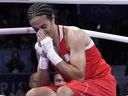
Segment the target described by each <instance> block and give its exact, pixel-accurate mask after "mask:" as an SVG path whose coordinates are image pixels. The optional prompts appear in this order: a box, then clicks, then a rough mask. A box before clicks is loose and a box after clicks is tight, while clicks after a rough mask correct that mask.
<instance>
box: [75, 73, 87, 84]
mask: <svg viewBox="0 0 128 96" xmlns="http://www.w3.org/2000/svg"><path fill="white" fill-rule="evenodd" d="M76 80H77V81H79V82H83V81H84V80H85V74H83V73H80V74H79V75H78V78H77V79H76Z"/></svg>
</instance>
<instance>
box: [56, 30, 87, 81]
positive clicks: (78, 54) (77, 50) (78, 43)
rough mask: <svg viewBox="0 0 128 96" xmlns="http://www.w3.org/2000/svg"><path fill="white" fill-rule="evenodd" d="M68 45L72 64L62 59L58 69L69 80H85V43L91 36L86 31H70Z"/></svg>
mask: <svg viewBox="0 0 128 96" xmlns="http://www.w3.org/2000/svg"><path fill="white" fill-rule="evenodd" d="M68 35H69V36H70V37H68V40H67V41H68V45H69V48H70V63H71V64H70V65H69V64H67V63H66V62H64V61H62V62H60V63H59V64H57V67H58V69H59V70H60V71H61V72H62V73H63V74H64V75H65V76H66V77H68V78H69V80H72V79H75V80H78V81H81V82H82V81H83V80H84V78H85V77H84V76H85V66H86V57H85V45H86V42H87V41H88V39H89V37H88V36H87V37H86V35H85V34H84V32H81V31H78V32H70V33H69V34H68Z"/></svg>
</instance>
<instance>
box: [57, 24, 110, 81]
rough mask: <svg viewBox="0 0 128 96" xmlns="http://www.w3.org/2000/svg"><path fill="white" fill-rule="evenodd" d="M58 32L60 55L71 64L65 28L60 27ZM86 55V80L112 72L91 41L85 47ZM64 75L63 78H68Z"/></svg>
mask: <svg viewBox="0 0 128 96" xmlns="http://www.w3.org/2000/svg"><path fill="white" fill-rule="evenodd" d="M58 32H59V35H60V50H59V55H60V56H61V57H62V58H63V59H64V61H66V62H68V63H69V62H70V61H69V60H70V52H69V51H68V49H67V46H66V42H65V39H64V38H63V34H64V26H61V25H59V26H58ZM85 55H86V71H85V80H87V79H91V78H93V79H95V78H98V77H102V76H104V75H105V74H107V73H109V72H111V67H110V66H109V65H108V64H107V63H106V62H105V60H104V59H103V58H102V56H101V54H100V52H99V51H98V49H97V48H96V46H95V44H94V43H93V41H92V40H91V41H90V43H89V44H88V45H87V46H85ZM60 74H62V76H63V78H64V79H65V80H66V78H68V77H65V76H64V75H63V73H60Z"/></svg>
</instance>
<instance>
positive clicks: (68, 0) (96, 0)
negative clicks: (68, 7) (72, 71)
mask: <svg viewBox="0 0 128 96" xmlns="http://www.w3.org/2000/svg"><path fill="white" fill-rule="evenodd" d="M0 2H1V3H34V2H44V3H52V4H53V3H56V4H128V0H0Z"/></svg>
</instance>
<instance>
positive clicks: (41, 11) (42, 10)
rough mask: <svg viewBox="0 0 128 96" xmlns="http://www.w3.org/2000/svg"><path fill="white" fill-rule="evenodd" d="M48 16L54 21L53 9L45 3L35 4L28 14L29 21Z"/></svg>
mask: <svg viewBox="0 0 128 96" xmlns="http://www.w3.org/2000/svg"><path fill="white" fill-rule="evenodd" d="M42 15H46V16H47V17H48V18H49V19H52V15H53V11H52V9H51V7H50V6H49V5H47V4H44V3H34V4H32V5H31V6H30V7H29V9H28V12H27V17H28V20H30V19H32V18H33V17H35V16H42Z"/></svg>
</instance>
